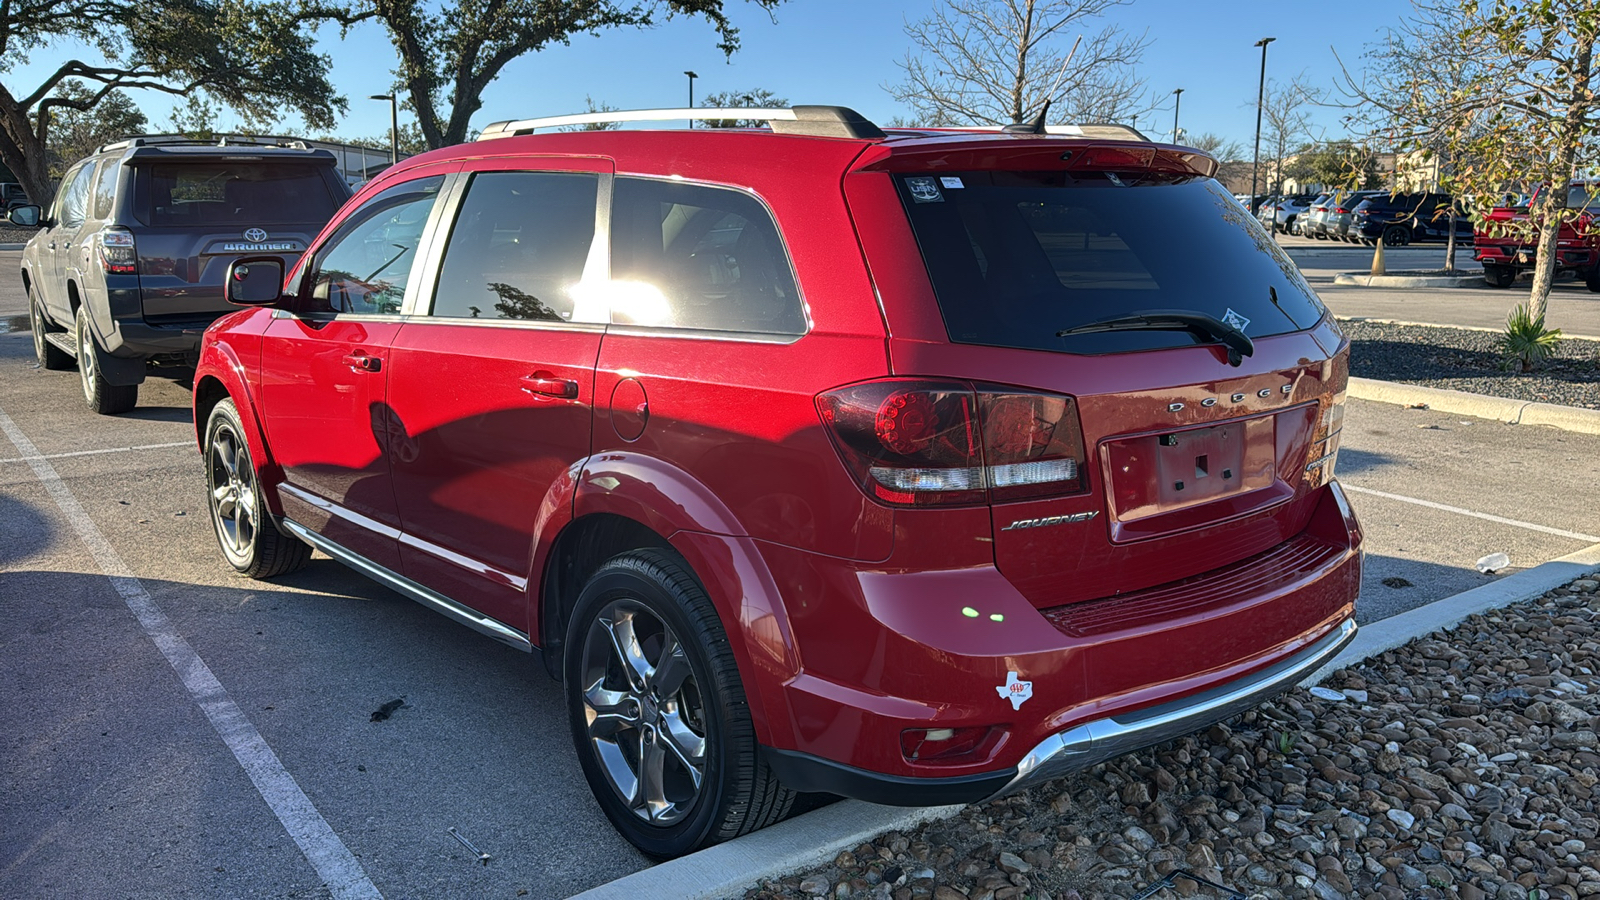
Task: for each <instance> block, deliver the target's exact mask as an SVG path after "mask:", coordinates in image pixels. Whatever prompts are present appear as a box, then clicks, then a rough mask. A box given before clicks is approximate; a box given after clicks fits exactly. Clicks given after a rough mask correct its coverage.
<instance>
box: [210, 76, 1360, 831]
mask: <svg viewBox="0 0 1600 900" xmlns="http://www.w3.org/2000/svg"><path fill="white" fill-rule="evenodd" d="M687 114H688V112H687V111H659V112H654V113H633V114H602V115H599V116H591V117H587V118H586V119H585V120H586V121H587V120H593V121H601V120H611V119H620V118H626V117H634V118H654V119H663V118H672V117H676V118H683V117H684V116H685V115H687ZM695 114H698V115H704V116H706V117H708V118H735V116H734V115H732V114H729V113H728V111H726V110H722V111H718V110H710V111H705V110H697V111H695ZM752 117H759V118H764V119H767V120H769V121H770V129H766V128H762V129H696V130H653V131H652V130H636V131H580V132H570V133H551V134H541V135H533V134H530V133H529V132H531V131H533V130H534V129H536V128H540V127H545V126H549V125H562V124H570V123H572V122H574V121H577V119H574V118H571V117H565V118H558V119H547V120H530V121H526V122H512V123H504V124H501V125H496V126H491V127H490V128H489V129H488V130H487V131H486V132H485V134H484V136H483V137H482V138H481V139H479V141H477V142H476V143H472V144H467V145H463V146H458V147H450V148H446V149H443V150H439V151H435V152H432V153H427V154H424V155H422V156H418V157H414V158H412V159H410V160H407V161H405V162H402V163H401V164H400V165H399V166H397V167H394V168H391V169H389V170H388V171H386V172H384V173H383V174H382V175H380V176H378V177H377V178H375V179H374V180H373V181H372V182H371V183H370V184H368V185H366V186H365V187H364V188H363V189H362V190H361V191H360V193H358V194H357V195H356V197H355V198H354V199H353V200H352V201H351V202H350V203H348V204H347V205H346V206H345V207H344V208H343V209H342V210H341V211H340V213H339V214H338V215H337V216H336V217H335V218H334V221H333V222H332V223H331V224H330V225H329V226H328V228H327V229H326V230H324V232H323V233H322V234H321V235H320V236H319V237H318V238H317V239H316V240H315V241H314V242H313V243H312V244H311V247H310V249H309V250H308V251H307V253H306V254H305V256H304V257H303V258H302V260H301V261H300V262H299V263H298V265H296V266H295V267H294V269H293V271H291V272H290V273H288V277H287V279H285V278H284V272H283V270H282V263H281V262H279V261H278V260H276V259H275V258H267V257H262V258H258V259H246V260H240V261H239V262H238V263H236V264H235V265H234V267H233V269H232V270H231V272H230V275H229V293H230V297H231V299H232V300H233V301H234V302H236V303H241V304H249V305H253V306H256V307H259V308H256V309H251V310H246V311H240V312H237V313H235V314H233V315H231V316H229V317H227V318H225V319H222V320H220V321H218V322H217V323H216V324H215V325H214V326H212V327H211V328H210V329H209V330H208V331H207V332H206V335H205V342H204V349H203V353H202V359H201V362H200V366H199V371H198V373H197V375H196V379H195V393H194V398H195V422H196V423H197V425H198V431H199V438H200V443H201V446H202V448H203V450H204V454H205V468H206V471H207V473H208V477H209V484H208V487H209V489H210V496H211V498H212V503H211V511H212V518H213V520H214V522H215V525H216V532H217V536H218V538H219V539H220V542H221V545H222V550H223V554H224V556H225V557H226V558H227V560H228V561H229V562H230V563H231V564H232V565H233V566H234V567H235V568H236V569H238V570H239V571H241V572H244V573H247V574H249V575H252V576H256V577H270V576H273V575H278V574H282V573H284V572H287V571H289V570H291V569H294V568H296V567H298V566H300V565H301V564H303V563H304V562H305V560H306V557H307V555H308V554H309V552H310V550H311V548H316V549H319V550H322V551H324V552H325V553H327V554H328V555H330V556H332V557H334V558H335V559H338V560H340V561H342V562H344V563H347V564H349V565H351V566H353V567H355V568H356V569H358V570H360V571H361V572H363V573H365V574H367V575H369V576H371V577H372V578H374V579H376V580H378V581H380V582H381V583H383V584H385V585H387V586H389V587H391V588H393V589H394V590H396V591H399V592H400V593H402V594H405V595H407V596H409V597H411V598H413V599H415V600H417V601H418V602H420V603H423V604H425V605H427V606H429V607H432V608H434V609H436V610H438V611H439V612H442V613H444V614H445V615H447V616H449V617H451V618H454V619H456V620H458V621H460V622H463V623H465V624H467V625H469V626H471V627H473V628H476V629H478V630H480V631H482V632H484V633H486V634H488V635H490V636H491V637H494V638H496V639H498V640H500V641H503V642H505V643H507V644H510V645H512V646H514V647H518V648H521V649H523V650H527V651H530V652H532V653H534V654H535V656H536V657H539V658H542V660H543V663H544V665H545V666H546V667H547V669H548V670H549V672H550V673H551V674H552V675H553V676H555V677H557V678H559V679H560V680H561V681H562V682H563V683H564V684H565V686H566V692H567V697H568V701H569V709H570V725H571V728H572V733H573V738H574V741H575V744H576V747H577V753H578V757H579V759H580V761H581V763H582V767H583V772H584V774H585V776H586V777H587V779H588V781H589V783H590V785H591V787H592V788H593V791H594V794H595V797H596V799H597V800H598V802H599V804H600V805H601V807H602V808H603V809H604V810H605V812H606V814H607V815H608V816H609V817H610V819H611V821H612V822H613V823H615V825H616V826H617V828H618V829H619V830H620V831H621V832H622V833H623V834H625V835H626V836H627V837H628V838H629V839H630V840H631V841H633V842H634V843H635V844H636V845H637V846H638V847H640V848H641V849H642V850H644V851H645V852H646V853H649V854H652V855H655V856H661V857H665V856H672V855H676V854H681V853H685V852H688V851H691V850H694V849H697V848H699V847H703V846H706V845H708V844H711V843H714V842H717V841H720V840H724V839H727V838H731V837H734V836H736V835H739V834H743V833H745V832H748V831H750V830H752V829H755V828H759V827H761V826H763V825H765V824H768V823H771V822H773V821H776V820H777V819H779V818H781V817H782V816H783V815H784V814H785V813H786V812H787V811H788V809H789V807H790V804H791V802H792V801H793V798H794V797H795V792H797V791H823V792H832V793H835V794H842V795H846V796H851V797H859V798H863V799H866V800H871V801H876V802H880V803H892V804H901V805H921V804H939V803H951V802H965V801H977V800H982V799H985V798H989V797H994V796H999V795H1003V794H1006V793H1008V792H1012V791H1017V790H1020V789H1022V788H1025V787H1028V786H1031V785H1034V784H1037V783H1039V782H1040V781H1042V780H1044V779H1048V778H1051V777H1054V776H1057V775H1060V774H1063V773H1066V772H1069V771H1072V770H1076V769H1080V768H1083V767H1086V766H1089V765H1093V764H1094V763H1096V762H1098V761H1100V760H1103V759H1106V758H1108V757H1111V756H1114V755H1117V754H1120V753H1123V752H1125V751H1128V750H1132V749H1135V748H1138V747H1142V746H1146V745H1150V744H1153V743H1157V742H1160V741H1163V740H1166V739H1169V738H1172V737H1175V736H1178V735H1181V734H1183V733H1186V732H1188V731H1191V730H1193V729H1196V728H1199V727H1203V726H1205V725H1208V724H1210V723H1212V722H1214V721H1217V720H1220V719H1223V718H1226V717H1228V716H1230V715H1232V714H1234V713H1236V712H1238V711H1240V710H1243V709H1245V708H1247V707H1249V706H1251V705H1253V704H1255V703H1258V702H1260V701H1261V700H1262V699H1263V698H1265V697H1268V696H1271V695H1272V694H1274V693H1275V692H1277V691H1280V690H1283V689H1285V688H1287V687H1288V686H1290V685H1291V684H1293V683H1294V682H1295V681H1296V680H1298V679H1300V678H1303V677H1304V676H1305V675H1306V674H1307V673H1309V672H1310V671H1311V670H1312V669H1314V668H1315V667H1317V666H1318V665H1320V664H1321V663H1323V662H1325V661H1326V660H1328V659H1329V658H1330V657H1331V656H1332V655H1333V654H1334V653H1335V652H1336V651H1337V650H1338V649H1339V648H1340V647H1341V646H1343V645H1344V643H1345V642H1347V641H1348V640H1349V639H1350V637H1351V636H1352V635H1353V633H1354V631H1355V625H1354V622H1353V619H1352V615H1353V611H1354V604H1355V599H1356V593H1357V589H1358V585H1359V580H1360V579H1359V573H1360V553H1359V550H1358V546H1359V544H1360V540H1361V534H1360V530H1359V528H1358V526H1357V524H1356V521H1355V518H1354V516H1353V515H1352V514H1351V510H1350V506H1349V504H1348V502H1347V501H1346V498H1345V495H1344V494H1343V492H1342V491H1341V490H1340V488H1339V486H1338V484H1337V483H1336V482H1335V481H1334V480H1333V466H1334V458H1335V456H1336V453H1337V450H1338V444H1339V429H1340V422H1341V418H1342V410H1343V406H1342V401H1343V398H1344V393H1345V383H1346V379H1347V371H1348V366H1347V361H1348V356H1349V353H1348V346H1349V344H1348V341H1347V340H1346V339H1345V338H1344V337H1343V336H1342V335H1341V334H1340V332H1339V329H1338V328H1337V327H1336V326H1335V325H1334V323H1333V321H1332V319H1331V318H1330V317H1329V315H1328V313H1327V310H1326V309H1324V308H1323V306H1322V305H1321V303H1320V302H1319V301H1318V299H1317V297H1316V295H1315V294H1314V293H1313V292H1312V290H1311V289H1310V288H1309V287H1308V286H1307V285H1306V282H1305V281H1304V280H1303V279H1302V278H1301V276H1300V274H1299V272H1298V271H1297V270H1296V268H1295V266H1294V264H1293V263H1292V262H1290V261H1289V259H1288V258H1287V257H1286V256H1285V255H1284V254H1283V253H1282V251H1281V250H1279V249H1278V247H1277V245H1276V244H1275V243H1274V242H1273V240H1272V238H1271V237H1270V236H1269V235H1268V234H1267V233H1266V232H1265V231H1263V230H1262V229H1261V227H1260V225H1259V224H1257V223H1256V222H1254V221H1253V220H1251V218H1250V216H1249V214H1248V213H1247V212H1246V211H1245V210H1244V209H1243V208H1242V207H1240V206H1239V204H1238V203H1236V202H1235V201H1234V200H1233V198H1232V197H1230V196H1229V195H1228V193H1227V192H1226V190H1224V189H1223V188H1222V187H1221V186H1219V185H1218V184H1217V182H1216V181H1214V180H1213V179H1212V177H1211V176H1212V174H1213V173H1214V172H1215V170H1216V162H1215V161H1214V160H1212V159H1211V158H1210V157H1207V156H1205V155H1204V154H1202V153H1199V152H1197V151H1194V150H1189V149H1185V148H1181V147H1176V146H1167V145H1161V144H1154V143H1150V142H1148V141H1146V140H1144V139H1142V138H1141V137H1139V136H1138V135H1137V133H1136V132H1133V131H1131V130H1129V129H1120V128H1116V127H1108V126H1084V127H1082V128H1076V127H1065V126H1058V127H1055V128H1052V129H1051V130H1050V133H1043V132H1032V131H1027V132H1020V133H1016V132H1010V133H1002V132H989V133H981V132H978V133H975V132H965V131H939V130H895V131H890V132H888V133H885V132H884V131H882V130H880V129H878V128H877V127H876V126H874V125H873V124H872V123H871V122H868V121H866V120H864V119H862V118H861V117H860V116H859V115H857V114H855V113H853V112H851V111H850V110H847V109H842V108H839V107H797V108H795V109H793V110H788V109H782V110H764V111H753V112H752V111H749V110H741V111H738V113H737V118H744V119H749V118H752ZM580 118H582V117H580ZM1174 218H1177V219H1180V220H1181V221H1182V225H1181V227H1177V228H1174V227H1171V226H1172V222H1173V219H1174ZM1157 222H1159V223H1161V224H1160V225H1159V226H1157V225H1155V224H1153V223H1157ZM1175 234H1176V235H1182V236H1183V237H1182V238H1174V237H1173V235H1175Z"/></svg>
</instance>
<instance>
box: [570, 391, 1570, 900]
mask: <svg viewBox="0 0 1600 900" xmlns="http://www.w3.org/2000/svg"><path fill="white" fill-rule="evenodd" d="M1352 380H1354V379H1352ZM1380 383H1381V382H1380ZM1468 396H1471V395H1468ZM1597 571H1600V544H1594V545H1592V546H1589V547H1585V548H1584V549H1582V550H1579V551H1578V552H1576V553H1569V554H1567V555H1566V556H1563V557H1561V558H1559V559H1553V560H1551V561H1549V562H1547V563H1543V564H1542V565H1538V566H1534V567H1533V568H1531V569H1528V570H1527V571H1524V572H1518V573H1516V574H1515V575H1507V576H1506V577H1504V578H1502V579H1500V580H1499V581H1495V582H1492V583H1490V584H1486V585H1484V586H1482V587H1478V588H1473V589H1472V590H1470V591H1465V592H1463V593H1460V594H1456V595H1455V596H1453V597H1445V598H1444V599H1442V600H1435V601H1434V602H1432V603H1429V604H1427V605H1426V606H1419V607H1417V608H1416V609H1412V610H1407V611H1406V612H1403V613H1400V614H1399V615H1396V616H1390V617H1389V618H1387V619H1379V620H1378V621H1376V622H1373V623H1371V624H1368V625H1363V626H1361V630H1360V631H1358V632H1356V637H1355V640H1353V641H1351V642H1350V645H1349V646H1348V647H1346V648H1345V649H1344V650H1343V651H1342V652H1341V653H1340V654H1339V655H1338V656H1337V657H1334V659H1333V661H1332V662H1330V663H1328V664H1327V665H1326V666H1323V667H1322V668H1321V669H1318V670H1317V671H1316V672H1315V673H1314V674H1313V675H1312V676H1311V677H1310V678H1307V679H1306V680H1305V681H1302V682H1301V683H1300V684H1301V686H1306V687H1308V686H1311V685H1314V684H1316V683H1317V682H1319V681H1321V680H1322V679H1324V678H1326V677H1327V676H1328V675H1329V674H1331V673H1333V672H1335V671H1337V670H1339V669H1342V668H1346V667H1348V666H1352V665H1355V664H1357V663H1359V662H1362V661H1364V660H1366V659H1368V658H1370V657H1373V656H1377V655H1378V654H1380V653H1383V652H1385V651H1388V650H1393V649H1394V648H1396V647H1400V646H1403V645H1405V644H1406V643H1408V642H1410V641H1412V640H1415V639H1416V638H1419V637H1422V636H1424V635H1427V634H1432V633H1433V632H1435V631H1438V630H1440V629H1442V628H1450V627H1452V626H1454V625H1457V624H1459V623H1460V622H1462V621H1463V620H1465V619H1466V618H1467V617H1468V616H1471V615H1473V614H1475V613H1481V612H1485V611H1488V610H1491V609H1499V608H1501V607H1505V606H1509V605H1511V604H1513V603H1517V602H1520V601H1523V600H1530V599H1532V598H1534V597H1537V596H1539V595H1540V594H1543V593H1545V592H1546V591H1549V590H1551V589H1552V588H1557V587H1560V586H1562V585H1564V584H1567V583H1569V582H1571V581H1574V580H1576V579H1578V578H1582V577H1583V576H1585V575H1591V574H1594V573H1595V572H1597ZM961 809H962V807H961V806H936V807H929V808H925V809H900V808H896V807H892V806H878V805H877V804H873V803H862V802H860V801H858V800H845V801H841V802H839V803H835V804H833V805H832V806H827V807H823V808H822V809H819V810H816V811H815V812H810V813H806V814H805V815H803V816H800V817H798V818H795V819H790V820H789V821H787V822H782V823H779V824H777V825H774V826H773V827H771V828H766V829H763V830H761V831H757V832H755V833H754V834H749V835H745V836H744V837H742V838H738V839H736V840H732V841H729V842H728V843H726V844H718V845H717V846H715V847H710V848H708V849H705V850H701V851H700V852H699V853H692V854H690V855H688V856H684V857H680V858H679V859H675V860H671V861H669V862H664V863H660V864H659V865H656V866H652V867H651V868H648V869H645V870H643V871H641V872H635V873H633V874H632V875H627V876H624V877H622V878H619V879H617V880H616V881H612V882H608V883H606V884H602V885H600V886H599V887H595V888H591V889H590V890H587V891H584V892H583V893H581V894H578V895H576V896H575V897H574V898H572V900H639V898H640V897H675V898H681V900H722V898H726V897H737V896H739V895H740V894H742V893H743V892H744V891H745V890H747V889H749V888H751V887H754V886H755V885H756V883H757V882H760V881H762V880H763V879H770V878H782V877H783V876H785V875H790V874H792V873H794V872H799V871H801V870H804V869H809V868H812V867H814V866H819V865H821V864H823V863H825V862H828V861H829V860H832V859H833V858H834V857H835V856H837V855H838V854H839V851H840V850H848V849H850V848H852V847H855V846H857V845H859V844H861V843H863V842H865V841H869V840H871V839H872V838H874V837H876V836H877V835H880V834H883V833H884V832H887V831H905V830H907V829H911V828H915V827H916V826H918V825H921V824H922V823H924V822H930V821H933V820H935V819H944V818H949V817H950V816H953V815H955V814H956V813H957V812H959V811H960V810H961Z"/></svg>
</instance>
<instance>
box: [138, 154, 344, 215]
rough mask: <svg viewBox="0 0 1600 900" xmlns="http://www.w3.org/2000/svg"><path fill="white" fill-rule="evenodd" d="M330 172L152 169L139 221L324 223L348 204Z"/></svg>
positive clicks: (305, 168) (262, 166)
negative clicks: (330, 182) (335, 188)
mask: <svg viewBox="0 0 1600 900" xmlns="http://www.w3.org/2000/svg"><path fill="white" fill-rule="evenodd" d="M326 168H327V167H326V166H319V165H308V164H304V163H265V162H255V161H247V162H193V163H162V164H156V165H152V166H150V167H149V174H148V176H147V178H148V180H147V181H145V183H144V184H142V185H141V187H142V188H143V190H142V191H140V194H141V195H142V196H141V198H140V201H139V202H138V204H137V205H138V208H139V217H140V219H141V220H143V221H144V223H145V224H146V225H179V226H184V225H187V226H201V227H204V226H211V225H217V226H226V227H230V228H231V227H234V226H239V227H244V228H249V227H251V226H262V225H297V224H303V223H308V222H310V223H318V224H320V223H322V222H326V221H328V220H329V219H331V218H333V213H334V211H335V210H337V209H338V208H339V204H340V203H341V202H343V200H344V197H335V196H334V193H333V191H332V190H331V189H330V188H329V186H328V181H327V178H326V176H325V175H324V169H326ZM313 230H315V229H313Z"/></svg>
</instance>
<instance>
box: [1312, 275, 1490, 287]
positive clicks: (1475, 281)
mask: <svg viewBox="0 0 1600 900" xmlns="http://www.w3.org/2000/svg"><path fill="white" fill-rule="evenodd" d="M1333 283H1334V284H1346V285H1354V286H1356V287H1382V288H1427V287H1478V286H1480V285H1482V284H1483V273H1482V272H1479V273H1478V274H1476V275H1407V274H1405V273H1403V272H1402V273H1399V274H1396V275H1370V274H1363V273H1361V272H1340V273H1339V274H1337V275H1335V276H1333Z"/></svg>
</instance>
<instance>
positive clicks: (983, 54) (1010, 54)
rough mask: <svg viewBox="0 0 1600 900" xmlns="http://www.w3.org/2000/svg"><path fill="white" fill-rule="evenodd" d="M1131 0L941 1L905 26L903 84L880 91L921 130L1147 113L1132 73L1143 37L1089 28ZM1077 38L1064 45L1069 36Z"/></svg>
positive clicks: (1107, 28) (1142, 91)
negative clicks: (1043, 115)
mask: <svg viewBox="0 0 1600 900" xmlns="http://www.w3.org/2000/svg"><path fill="white" fill-rule="evenodd" d="M1129 2H1131V0H943V2H942V3H941V4H940V5H939V6H938V8H937V9H935V11H934V13H933V15H931V16H929V17H927V18H925V19H919V20H918V21H916V22H913V23H910V24H908V25H907V26H906V34H907V35H908V36H909V37H910V38H911V42H912V44H913V50H912V51H911V52H909V53H907V54H906V57H905V59H904V60H902V61H901V62H900V63H899V66H900V68H901V69H902V70H903V71H904V72H905V80H903V81H901V82H900V83H898V84H894V85H886V86H885V89H886V90H888V91H889V93H890V94H892V95H893V96H894V98H895V99H896V100H898V101H900V102H901V103H904V104H906V105H908V106H909V107H910V108H911V110H912V113H913V117H914V118H915V119H916V120H917V121H919V122H921V123H923V124H925V125H935V126H937V125H999V124H1004V123H1015V122H1023V121H1026V120H1028V119H1030V118H1032V117H1034V116H1036V115H1038V113H1039V110H1040V109H1042V108H1044V105H1045V104H1046V103H1049V104H1050V117H1051V118H1052V119H1054V120H1056V121H1060V122H1116V121H1123V120H1126V119H1127V118H1129V117H1130V116H1131V115H1134V114H1137V113H1139V112H1142V111H1145V110H1147V109H1149V108H1150V107H1149V103H1148V102H1147V100H1146V93H1147V92H1146V90H1145V83H1144V79H1142V78H1139V77H1138V76H1137V74H1136V71H1135V70H1136V69H1137V68H1138V65H1139V63H1140V61H1141V60H1142V58H1143V56H1144V51H1145V48H1146V47H1148V46H1149V43H1150V42H1149V39H1148V38H1147V37H1145V36H1144V35H1138V36H1134V35H1130V34H1127V33H1125V32H1124V31H1123V30H1122V29H1121V28H1120V27H1118V26H1117V25H1106V26H1104V27H1102V28H1101V29H1100V30H1099V31H1098V32H1096V33H1095V34H1094V35H1093V36H1090V37H1084V36H1083V35H1082V34H1081V29H1083V28H1085V27H1087V26H1092V25H1093V24H1094V23H1095V22H1096V21H1097V20H1098V19H1100V18H1101V17H1102V16H1104V15H1105V14H1106V13H1107V12H1108V11H1110V10H1112V9H1114V8H1116V7H1118V6H1124V5H1127V4H1128V3H1129ZM1074 32H1080V33H1079V34H1078V36H1077V40H1076V42H1075V43H1073V44H1072V45H1071V46H1070V47H1065V48H1064V47H1063V44H1064V42H1065V39H1066V38H1067V37H1068V36H1070V35H1072V34H1073V33H1074Z"/></svg>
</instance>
